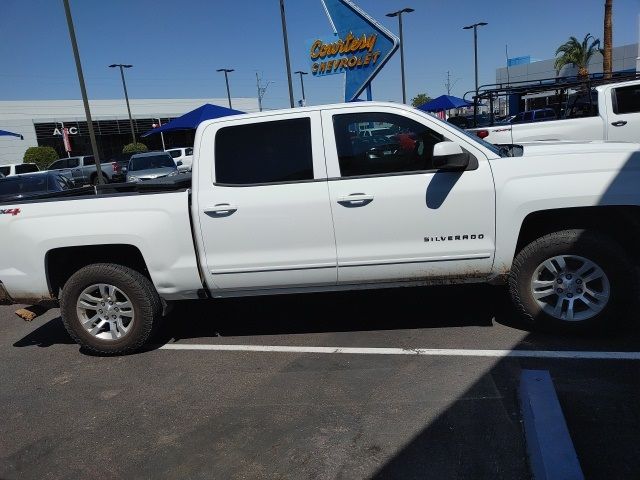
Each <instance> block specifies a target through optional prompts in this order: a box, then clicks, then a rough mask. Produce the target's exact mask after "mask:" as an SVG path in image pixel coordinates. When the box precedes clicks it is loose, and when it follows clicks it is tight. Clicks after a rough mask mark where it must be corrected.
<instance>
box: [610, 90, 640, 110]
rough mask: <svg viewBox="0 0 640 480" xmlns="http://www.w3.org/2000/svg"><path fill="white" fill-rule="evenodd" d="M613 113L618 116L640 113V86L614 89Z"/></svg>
mask: <svg viewBox="0 0 640 480" xmlns="http://www.w3.org/2000/svg"><path fill="white" fill-rule="evenodd" d="M613 111H614V112H615V113H617V114H618V115H623V114H625V113H638V112H640V85H631V86H629V87H620V88H616V89H614V90H613Z"/></svg>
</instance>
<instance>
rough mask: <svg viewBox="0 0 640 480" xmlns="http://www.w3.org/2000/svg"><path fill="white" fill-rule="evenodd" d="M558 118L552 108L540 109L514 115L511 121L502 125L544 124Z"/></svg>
mask: <svg viewBox="0 0 640 480" xmlns="http://www.w3.org/2000/svg"><path fill="white" fill-rule="evenodd" d="M557 118H558V116H557V115H556V112H555V110H554V109H553V108H540V109H537V110H526V111H524V112H520V113H518V114H516V115H514V116H513V117H512V118H511V119H509V120H507V121H505V122H504V124H505V125H506V124H514V123H531V122H544V121H547V120H557Z"/></svg>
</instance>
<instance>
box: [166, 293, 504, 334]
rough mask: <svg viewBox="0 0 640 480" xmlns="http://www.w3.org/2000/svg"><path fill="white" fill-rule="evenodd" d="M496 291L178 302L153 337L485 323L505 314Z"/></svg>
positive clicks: (409, 327)
mask: <svg viewBox="0 0 640 480" xmlns="http://www.w3.org/2000/svg"><path fill="white" fill-rule="evenodd" d="M502 293H503V292H502V289H500V288H496V287H490V286H486V285H478V286H456V287H431V288H394V289H387V290H377V291H373V290H367V291H360V292H339V293H338V292H334V293H319V294H302V295H279V296H271V297H267V296H264V297H245V298H234V299H216V300H211V301H196V302H178V303H176V304H175V306H174V309H173V311H172V313H171V314H170V315H169V317H168V318H167V319H166V321H165V322H164V325H163V328H162V329H161V330H160V332H159V335H158V337H157V340H158V341H160V343H166V342H169V341H172V340H174V341H175V340H184V339H190V338H202V337H233V336H250V335H284V334H305V333H324V332H357V331H373V330H400V329H413V328H443V327H470V326H475V327H491V326H492V325H493V320H494V319H495V318H496V317H497V316H502V317H505V318H506V316H505V315H499V314H498V313H497V312H504V311H506V309H508V308H509V307H508V301H507V304H505V299H506V298H505V297H504V296H503V295H502ZM512 317H513V316H511V318H512Z"/></svg>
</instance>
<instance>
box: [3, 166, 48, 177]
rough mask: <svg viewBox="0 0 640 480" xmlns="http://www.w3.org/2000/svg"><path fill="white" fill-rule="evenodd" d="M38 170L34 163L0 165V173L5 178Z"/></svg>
mask: <svg viewBox="0 0 640 480" xmlns="http://www.w3.org/2000/svg"><path fill="white" fill-rule="evenodd" d="M39 171H40V169H39V168H38V166H37V165H36V164H35V163H9V164H5V165H0V173H1V174H2V175H4V176H5V177H10V176H12V175H20V174H21V173H33V172H39Z"/></svg>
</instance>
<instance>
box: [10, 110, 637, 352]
mask: <svg viewBox="0 0 640 480" xmlns="http://www.w3.org/2000/svg"><path fill="white" fill-rule="evenodd" d="M363 127H364V128H363ZM376 127H379V128H382V130H381V131H383V132H384V135H371V136H365V135H361V134H360V132H361V131H362V130H363V129H366V128H369V129H371V128H376ZM194 153H195V155H194V162H193V174H192V181H191V183H190V184H188V183H187V184H184V181H185V180H184V178H185V177H188V175H181V176H177V177H176V178H177V179H178V180H176V182H178V183H177V185H176V187H177V188H176V189H175V190H174V191H166V184H165V185H163V186H158V187H157V189H156V187H155V186H154V185H153V183H150V182H145V183H142V184H128V185H125V186H123V187H122V188H121V187H119V186H117V185H115V186H114V185H105V186H102V187H98V188H97V193H96V194H92V195H88V194H87V193H86V192H83V193H82V195H80V196H77V197H65V198H60V199H55V198H50V199H47V200H46V201H42V200H38V201H16V202H13V203H6V204H3V205H0V238H1V239H2V246H1V248H0V301H3V302H4V303H18V302H20V303H34V302H40V301H44V302H47V301H49V302H50V301H57V300H59V302H60V307H61V314H62V318H63V321H64V324H65V326H66V328H67V329H68V331H69V333H70V335H71V336H72V337H73V338H74V339H75V340H76V341H77V342H78V343H80V344H81V345H83V346H84V347H85V348H87V349H89V350H91V351H94V352H98V353H101V354H120V353H126V352H130V351H134V350H136V349H138V348H139V347H141V346H142V345H143V344H144V343H145V342H146V341H147V339H148V338H149V335H150V332H151V330H152V326H153V325H154V324H155V323H156V322H157V321H158V320H159V319H160V317H161V316H162V314H163V311H164V306H166V304H167V303H168V302H174V301H177V300H182V299H197V298H201V299H208V298H212V297H213V298H215V297H226V296H246V295H268V294H280V293H301V292H317V291H327V290H353V289H362V288H382V287H390V286H405V285H427V284H434V283H438V284H449V283H462V282H494V283H501V282H502V283H505V282H506V283H508V285H509V289H510V292H511V296H512V299H513V302H514V304H515V306H516V307H517V309H518V311H519V312H520V313H521V315H522V317H523V319H524V320H525V321H527V322H529V324H530V325H531V326H536V327H552V328H561V329H564V328H570V329H578V330H580V329H590V328H594V327H602V326H612V325H613V324H614V323H616V322H619V321H620V320H624V319H625V318H626V317H625V312H626V311H627V309H629V308H632V307H633V304H634V302H635V300H636V299H637V294H636V285H637V275H636V272H635V268H634V265H636V264H637V263H638V258H637V252H638V248H637V245H638V242H639V241H640V190H639V189H638V185H640V145H637V144H631V143H597V142H590V143H575V144H574V143H564V144H552V143H544V144H541V145H525V146H523V147H522V146H514V147H513V148H511V149H507V148H497V147H495V146H493V145H491V144H488V143H486V142H483V141H481V140H480V139H478V138H477V137H476V136H475V135H470V134H468V133H467V132H464V131H462V130H459V129H457V128H456V127H454V126H452V125H451V124H447V123H445V122H442V121H440V120H439V119H437V118H434V117H433V116H431V115H428V114H425V113H422V112H420V111H418V110H416V109H413V108H410V107H405V106H401V105H396V104H388V103H377V102H363V103H350V104H339V105H328V106H319V107H309V108H298V109H291V110H283V111H271V112H263V113H255V114H245V115H236V116H233V117H225V118H220V119H216V120H210V121H206V122H203V123H202V124H201V125H200V126H199V127H198V130H197V133H196V137H195V144H194ZM179 182H183V184H182V185H180V184H179ZM212 308H213V309H215V303H213V304H212ZM393 308H394V312H395V315H402V309H403V307H402V305H394V306H393ZM452 309H454V310H455V305H452ZM426 317H427V316H426V315H425V318H426ZM301 321H303V320H301ZM425 321H426V320H425Z"/></svg>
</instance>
